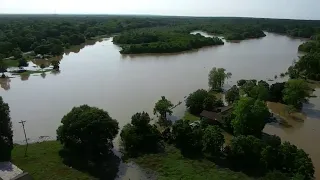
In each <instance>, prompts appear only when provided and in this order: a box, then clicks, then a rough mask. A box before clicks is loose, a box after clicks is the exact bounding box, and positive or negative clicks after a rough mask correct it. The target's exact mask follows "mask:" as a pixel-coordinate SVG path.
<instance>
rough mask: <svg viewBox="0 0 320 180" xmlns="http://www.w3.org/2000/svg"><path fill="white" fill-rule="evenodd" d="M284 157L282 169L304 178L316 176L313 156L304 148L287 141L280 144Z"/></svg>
mask: <svg viewBox="0 0 320 180" xmlns="http://www.w3.org/2000/svg"><path fill="white" fill-rule="evenodd" d="M280 153H281V156H282V159H281V161H280V163H281V170H282V171H283V172H286V173H288V174H290V175H291V176H303V177H304V179H313V178H314V166H313V163H312V160H311V158H310V157H309V155H308V154H307V153H305V152H304V151H303V150H302V149H298V148H297V147H296V146H295V145H292V144H290V143H289V142H285V143H283V144H282V145H281V146H280Z"/></svg>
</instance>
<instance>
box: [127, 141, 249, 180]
mask: <svg viewBox="0 0 320 180" xmlns="http://www.w3.org/2000/svg"><path fill="white" fill-rule="evenodd" d="M133 161H134V162H136V163H137V164H139V165H140V166H141V167H142V168H147V169H151V170H153V171H155V172H156V173H157V175H158V179H159V180H207V179H210V180H233V179H234V180H238V179H241V180H249V179H251V178H250V177H248V176H246V175H245V174H243V173H239V172H233V171H231V170H229V169H222V168H218V167H217V166H216V165H215V164H214V163H213V162H211V161H208V160H205V159H201V160H192V159H187V158H184V157H183V156H182V155H181V153H180V151H179V150H178V149H176V148H175V147H172V146H168V147H166V151H165V152H164V153H161V154H148V155H144V156H141V157H139V158H136V159H134V160H133Z"/></svg>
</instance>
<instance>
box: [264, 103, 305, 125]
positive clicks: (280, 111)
mask: <svg viewBox="0 0 320 180" xmlns="http://www.w3.org/2000/svg"><path fill="white" fill-rule="evenodd" d="M267 106H268V108H269V109H270V110H271V111H272V112H273V113H275V114H277V115H279V116H280V117H281V118H283V119H284V120H285V121H286V122H280V124H283V125H284V126H287V125H289V124H288V123H289V122H290V121H298V122H302V121H304V120H305V119H306V115H304V114H303V113H301V112H292V113H289V112H288V108H287V105H285V104H281V103H275V102H267Z"/></svg>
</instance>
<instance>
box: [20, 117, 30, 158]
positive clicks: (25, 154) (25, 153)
mask: <svg viewBox="0 0 320 180" xmlns="http://www.w3.org/2000/svg"><path fill="white" fill-rule="evenodd" d="M25 122H26V121H22V120H21V121H20V122H19V123H21V124H22V128H23V132H24V138H25V140H26V143H27V145H26V150H25V151H24V157H26V156H27V150H28V145H29V144H28V139H27V135H26V130H25V129H24V123H25Z"/></svg>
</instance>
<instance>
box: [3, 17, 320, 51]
mask: <svg viewBox="0 0 320 180" xmlns="http://www.w3.org/2000/svg"><path fill="white" fill-rule="evenodd" d="M319 27H320V22H319V21H303V20H278V19H258V18H257V19H256V18H196V17H188V18H180V17H156V16H107V15H104V16H101V15H90V16H80V15H79V16H64V15H55V16H52V15H28V16H25V15H24V16H20V15H1V16H0V54H2V55H3V56H4V57H9V56H15V57H19V56H20V55H18V54H20V53H17V52H20V51H21V52H28V51H35V52H36V53H37V54H52V55H59V54H62V53H63V49H64V48H68V47H69V46H71V45H78V44H81V43H83V42H84V41H85V40H87V39H92V38H94V37H96V36H101V35H106V34H112V33H121V32H125V31H130V30H136V29H148V28H153V29H158V30H159V31H160V32H162V31H163V30H166V31H167V32H168V31H171V32H173V33H179V34H182V33H183V34H187V33H190V31H192V30H204V31H208V32H209V33H215V34H221V35H223V36H224V37H225V38H226V39H227V40H243V39H250V38H258V37H263V36H265V34H264V33H263V30H265V31H270V32H275V33H282V34H287V35H290V36H294V37H305V38H310V37H311V36H313V37H317V36H316V33H317V32H319ZM131 35H133V34H131ZM175 35H176V34H175ZM124 36H125V35H124ZM144 36H145V37H146V39H149V38H151V39H152V38H161V37H158V36H161V35H160V34H156V36H157V37H150V36H149V35H148V34H144ZM163 36H164V35H163ZM165 36H168V35H167V34H166V35H165ZM185 36H186V35H185ZM185 36H184V37H183V38H182V37H181V38H182V39H188V42H186V41H182V40H181V42H180V40H178V39H179V38H175V40H173V41H170V42H169V43H160V44H159V43H156V44H155V42H158V41H155V39H152V40H151V41H150V40H145V41H144V43H143V44H147V45H146V46H150V47H149V48H148V49H152V51H156V50H155V49H174V50H172V51H171V52H173V51H178V50H179V51H181V50H182V49H190V48H198V47H201V46H204V45H216V44H217V43H218V42H213V41H212V40H211V41H210V42H209V41H208V40H207V41H206V40H204V39H200V38H191V37H192V36H190V37H185ZM133 39H136V38H135V37H133ZM139 39H144V37H141V36H140V35H139ZM192 39H193V40H192ZM190 41H196V42H193V43H191V42H190ZM174 42H176V44H175V43H174ZM179 42H180V43H179ZM119 43H121V44H142V43H135V42H134V40H132V41H131V42H130V43H124V41H122V42H120V41H119ZM150 43H151V44H150ZM219 43H221V42H220V41H219ZM186 44H188V45H186ZM161 45H162V46H165V48H164V47H162V46H161ZM169 45H171V46H173V47H170V46H169ZM135 46H137V47H136V49H135V50H132V51H137V52H139V51H145V49H143V47H140V46H139V45H135ZM135 46H133V47H135ZM190 46H191V47H190ZM128 51H129V50H128ZM130 51H131V50H130ZM158 51H160V52H162V51H164V50H158Z"/></svg>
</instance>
